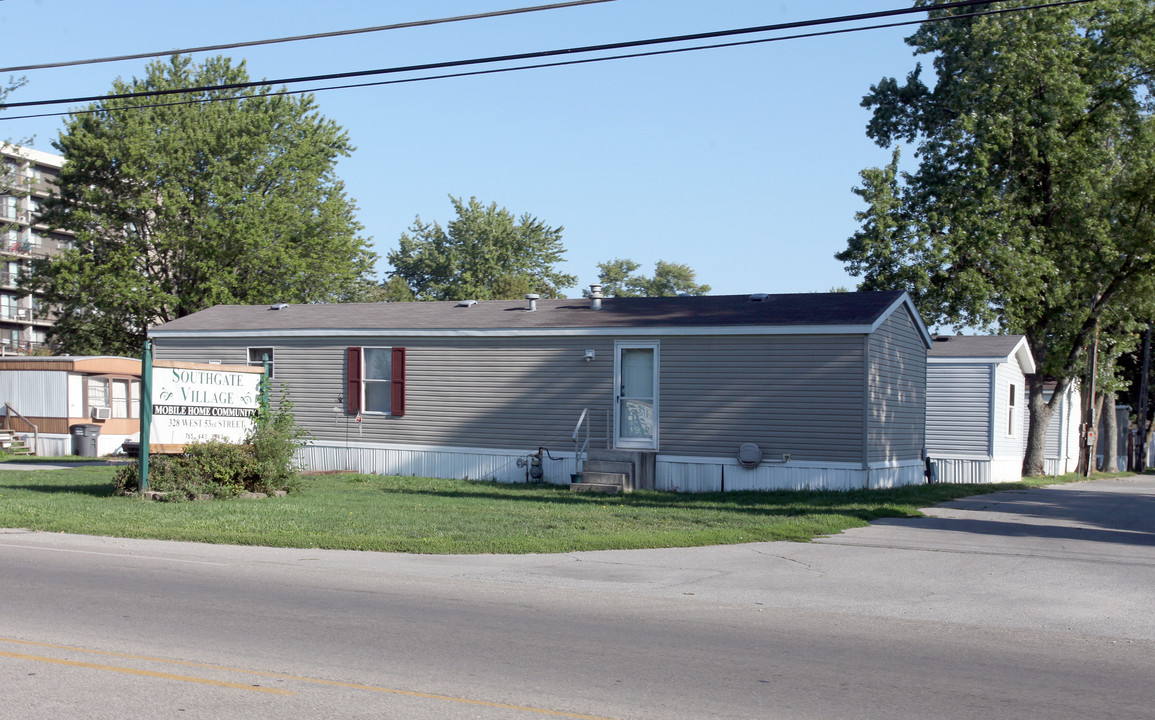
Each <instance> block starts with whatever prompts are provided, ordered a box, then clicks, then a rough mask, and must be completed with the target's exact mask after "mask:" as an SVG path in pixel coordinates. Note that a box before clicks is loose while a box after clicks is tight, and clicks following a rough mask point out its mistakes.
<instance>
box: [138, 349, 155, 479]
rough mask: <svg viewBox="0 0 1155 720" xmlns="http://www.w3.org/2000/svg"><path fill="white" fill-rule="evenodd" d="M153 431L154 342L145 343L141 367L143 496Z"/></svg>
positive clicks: (141, 476)
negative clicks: (150, 438) (150, 435)
mask: <svg viewBox="0 0 1155 720" xmlns="http://www.w3.org/2000/svg"><path fill="white" fill-rule="evenodd" d="M151 430H152V341H151V340H147V339H146V340H145V341H144V355H143V356H142V357H141V365H140V449H139V450H138V451H137V457H138V458H139V459H140V462H139V465H140V477H139V479H138V480H137V487H138V488H139V489H140V492H141V494H142V495H143V494H144V493H145V492H147V491H148V452H149V443H148V441H149V432H150V431H151Z"/></svg>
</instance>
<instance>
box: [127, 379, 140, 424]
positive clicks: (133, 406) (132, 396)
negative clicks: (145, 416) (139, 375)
mask: <svg viewBox="0 0 1155 720" xmlns="http://www.w3.org/2000/svg"><path fill="white" fill-rule="evenodd" d="M128 416H129V417H130V418H138V417H140V381H139V380H133V381H132V382H131V383H129V386H128Z"/></svg>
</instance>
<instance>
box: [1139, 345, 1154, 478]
mask: <svg viewBox="0 0 1155 720" xmlns="http://www.w3.org/2000/svg"><path fill="white" fill-rule="evenodd" d="M1153 326H1155V323H1148V325H1147V332H1146V333H1144V334H1143V371H1142V374H1140V375H1139V413H1138V414H1139V438H1138V440H1139V442H1138V443H1137V445H1138V446H1139V458H1138V459H1139V462H1138V464H1137V466H1136V468H1135V469H1136V470H1138V471H1139V472H1143V471H1144V470H1146V469H1147V393H1148V390H1147V376H1148V375H1150V374H1151V330H1152V327H1153Z"/></svg>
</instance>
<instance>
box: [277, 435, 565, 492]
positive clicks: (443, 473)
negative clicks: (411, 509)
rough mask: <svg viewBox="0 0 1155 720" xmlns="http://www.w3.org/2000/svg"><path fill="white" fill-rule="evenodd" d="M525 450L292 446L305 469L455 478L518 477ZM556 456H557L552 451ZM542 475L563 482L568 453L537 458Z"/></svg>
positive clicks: (520, 479) (522, 479)
mask: <svg viewBox="0 0 1155 720" xmlns="http://www.w3.org/2000/svg"><path fill="white" fill-rule="evenodd" d="M524 457H526V453H525V452H518V451H516V450H510V451H506V452H501V451H492V450H486V451H471V450H469V449H468V448H394V447H348V448H346V447H345V446H344V445H340V446H331V445H319V444H318V445H307V446H305V447H303V448H301V449H300V450H299V451H298V452H297V459H298V461H299V462H300V463H301V466H302V467H303V468H304V469H305V470H309V471H326V470H351V471H354V472H360V473H369V474H373V475H408V476H411V477H433V478H448V479H454V480H495V481H497V482H508V483H523V482H525V481H526V477H527V476H526V468H523V467H518V466H517V460H518V458H524ZM555 457H556V456H555ZM542 471H543V473H544V476H543V478H542V479H543V480H544V481H545V482H549V483H555V484H568V483H569V481H570V474H571V473H573V472H575V470H574V460H573V456H572V454H571V455H570V456H569V457H561V458H559V459H558V460H551V459H549V458H548V457H547V458H544V459H543V460H542Z"/></svg>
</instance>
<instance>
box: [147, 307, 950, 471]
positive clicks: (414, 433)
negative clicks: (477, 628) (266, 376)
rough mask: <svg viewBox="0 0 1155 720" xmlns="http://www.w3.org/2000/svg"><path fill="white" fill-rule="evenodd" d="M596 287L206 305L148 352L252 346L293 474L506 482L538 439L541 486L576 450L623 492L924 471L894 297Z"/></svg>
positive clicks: (915, 373)
mask: <svg viewBox="0 0 1155 720" xmlns="http://www.w3.org/2000/svg"><path fill="white" fill-rule="evenodd" d="M598 295H599V293H597V292H596V291H595V299H593V300H565V299H562V300H538V299H537V298H536V296H534V297H531V298H527V299H526V300H513V301H483V302H472V301H465V302H460V303H455V302H424V303H369V304H346V305H294V306H283V305H276V306H272V307H265V306H261V307H246V306H218V307H214V308H210V309H208V310H205V311H202V312H199V313H195V314H193V315H190V316H188V317H185V318H181V319H179V320H175V321H173V322H170V323H167V324H165V325H162V326H160V327H157V328H154V329H153V330H152V331H151V332H150V336H151V337H152V339H153V342H154V346H155V352H156V357H157V358H159V359H165V360H184V361H193V362H221V363H232V364H236V363H246V362H256V361H258V360H259V358H260V357H261V356H262V355H265V354H267V355H268V356H269V357H270V358H271V360H272V368H273V369H272V375H273V384H274V387H276V386H279V385H281V384H284V385H285V386H286V387H287V389H288V396H289V398H290V399H291V400H292V402H293V403H294V405H295V408H294V410H295V412H296V415H297V418H298V421H299V422H300V423H301V424H302V425H303V426H304V427H305V428H306V429H307V430H308V431H309V433H310V434H311V436H312V441H311V443H310V444H309V446H308V447H306V448H305V450H304V451H303V454H302V460H303V462H304V463H305V464H306V466H307V467H309V468H311V469H317V470H325V469H336V470H346V469H355V470H359V471H364V472H375V473H381V474H402V475H427V476H439V477H457V478H464V477H468V478H474V479H490V478H493V479H497V480H501V481H508V482H517V481H524V480H525V479H527V477H528V476H529V475H528V468H527V467H526V461H527V460H529V461H531V462H530V465H531V467H536V464H535V463H536V459H537V457H538V456H539V453H540V457H541V472H542V475H543V478H544V479H545V480H546V481H550V482H556V483H568V482H570V481H571V478H572V476H573V475H575V474H577V473H578V463H579V460H580V461H581V462H586V461H588V462H590V463H592V462H594V461H603V462H610V461H616V462H619V463H623V465H621V466H620V467H622V468H623V470H622V475H624V476H625V479H624V480H623V485H625V486H626V487H627V488H629V487H633V488H639V489H644V488H655V489H662V490H679V491H689V492H695V491H713V490H737V489H774V488H839V489H842V488H865V487H889V486H895V485H902V484H910V483H921V482H923V481H924V464H923V454H922V449H923V447H924V445H925V411H926V395H925V392H926V351H927V348H928V347H929V345H930V335H929V334H928V333H927V331H926V327H925V325H924V324H923V322H922V320H921V318H920V317H919V316H918V313H917V312H916V311H915V308H914V305H913V303H912V302H911V300H910V298H909V296H907V295H906V294H905V293H899V292H882V293H815V294H792V295H764V294H759V295H751V296H746V295H741V296H737V295H732V296H706V297H672V298H609V299H605V300H604V301H603V300H601V299H600V297H597V296H598ZM575 435H576V436H577V437H578V438H579V440H580V441H583V442H584V439H585V438H586V437H587V435H588V437H589V438H590V447H591V448H593V449H595V450H596V451H598V452H597V454H594V453H592V452H591V454H590V455H589V456H588V457H587V456H586V455H585V454H584V453H581V452H580V451H581V449H582V445H580V444H575V442H574V437H575ZM740 449H741V450H742V453H741V457H739V455H740V453H739V451H740ZM599 456H600V457H599ZM519 461H520V462H519ZM585 470H586V471H589V470H590V466H586V467H585Z"/></svg>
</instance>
